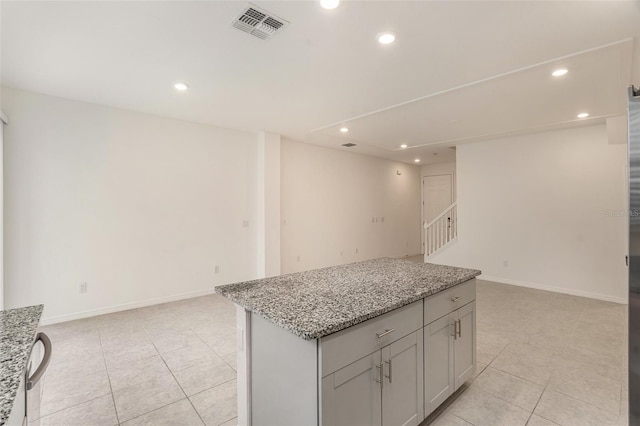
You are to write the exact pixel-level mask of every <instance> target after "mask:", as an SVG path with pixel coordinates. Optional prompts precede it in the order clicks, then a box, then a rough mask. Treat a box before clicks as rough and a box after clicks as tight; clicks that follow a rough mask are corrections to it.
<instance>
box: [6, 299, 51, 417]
mask: <svg viewBox="0 0 640 426" xmlns="http://www.w3.org/2000/svg"><path fill="white" fill-rule="evenodd" d="M43 308H44V306H43V305H36V306H28V307H25V308H18V309H9V310H6V311H0V425H8V426H11V425H22V422H23V419H24V417H25V407H26V393H25V371H26V369H27V362H28V361H29V356H30V355H31V349H32V347H33V343H34V341H35V339H36V333H37V330H38V324H39V323H40V316H41V315H42V309H43Z"/></svg>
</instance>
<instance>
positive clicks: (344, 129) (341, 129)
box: [340, 127, 349, 133]
mask: <svg viewBox="0 0 640 426" xmlns="http://www.w3.org/2000/svg"><path fill="white" fill-rule="evenodd" d="M348 131H349V128H348V127H340V133H347V132H348Z"/></svg>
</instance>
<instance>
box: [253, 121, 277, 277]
mask: <svg viewBox="0 0 640 426" xmlns="http://www.w3.org/2000/svg"><path fill="white" fill-rule="evenodd" d="M280 143H281V137H280V135H279V134H276V133H268V132H261V133H259V134H258V167H257V178H258V191H257V196H258V202H257V224H256V232H257V253H256V261H257V273H258V277H272V276H275V275H280Z"/></svg>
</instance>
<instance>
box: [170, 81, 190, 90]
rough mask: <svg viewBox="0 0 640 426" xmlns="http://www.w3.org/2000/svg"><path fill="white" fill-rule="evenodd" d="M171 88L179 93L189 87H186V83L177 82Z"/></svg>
mask: <svg viewBox="0 0 640 426" xmlns="http://www.w3.org/2000/svg"><path fill="white" fill-rule="evenodd" d="M173 88H174V89H176V90H179V91H180V92H184V91H186V90H188V89H189V85H187V83H182V82H178V83H176V84H174V85H173Z"/></svg>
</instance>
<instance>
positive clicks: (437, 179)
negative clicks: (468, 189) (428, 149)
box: [422, 174, 453, 223]
mask: <svg viewBox="0 0 640 426" xmlns="http://www.w3.org/2000/svg"><path fill="white" fill-rule="evenodd" d="M452 181H453V175H450V174H448V175H436V176H425V177H424V178H423V179H422V188H423V191H424V193H423V198H422V199H423V201H424V221H425V223H429V222H431V221H432V220H433V219H435V218H436V216H438V215H439V214H440V213H442V211H443V210H444V209H446V208H447V207H449V206H450V205H451V204H453V182H452Z"/></svg>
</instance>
